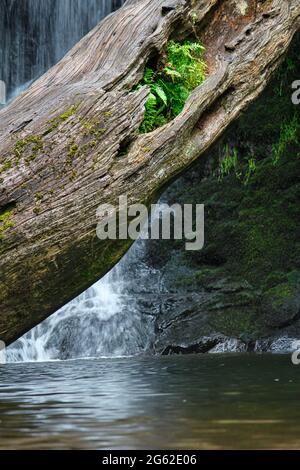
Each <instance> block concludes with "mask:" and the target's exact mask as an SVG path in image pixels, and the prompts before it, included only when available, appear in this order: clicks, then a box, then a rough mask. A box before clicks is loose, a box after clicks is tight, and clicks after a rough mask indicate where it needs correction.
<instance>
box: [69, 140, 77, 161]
mask: <svg viewBox="0 0 300 470" xmlns="http://www.w3.org/2000/svg"><path fill="white" fill-rule="evenodd" d="M78 150H79V147H78V145H77V144H74V143H73V144H71V145H69V148H68V156H69V157H71V158H73V157H75V155H77V153H78Z"/></svg>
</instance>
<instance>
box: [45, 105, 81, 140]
mask: <svg viewBox="0 0 300 470" xmlns="http://www.w3.org/2000/svg"><path fill="white" fill-rule="evenodd" d="M78 108H79V104H77V105H72V106H71V107H70V108H68V109H66V111H64V112H63V113H62V114H60V115H59V116H57V117H55V118H53V119H51V120H50V121H49V124H50V127H49V128H48V129H47V130H46V131H45V132H44V134H43V136H46V135H48V134H51V132H53V131H55V130H56V129H58V127H59V126H60V124H62V123H63V122H65V121H67V120H68V119H70V118H71V117H72V116H74V114H75V113H76V111H77V109H78Z"/></svg>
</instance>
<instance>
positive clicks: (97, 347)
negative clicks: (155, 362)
mask: <svg viewBox="0 0 300 470" xmlns="http://www.w3.org/2000/svg"><path fill="white" fill-rule="evenodd" d="M144 243H145V242H143V241H142V240H139V241H137V242H136V243H135V244H134V246H133V247H132V248H131V250H129V252H128V253H127V255H126V256H125V257H124V258H123V260H122V261H121V262H120V263H119V264H118V265H117V266H116V267H115V268H114V269H113V270H112V271H111V272H110V273H108V274H107V275H106V276H105V277H104V278H103V279H102V280H101V281H99V282H97V283H96V284H95V285H94V286H93V287H91V288H90V289H88V290H87V291H86V292H84V293H83V294H81V295H80V296H79V297H77V298H76V299H75V300H73V301H71V302H70V303H69V304H67V305H66V306H65V307H63V308H62V309H60V310H59V311H58V312H56V313H55V314H54V315H52V316H51V317H50V318H48V319H47V320H45V321H44V322H42V323H41V324H40V325H38V326H37V327H36V328H34V329H33V330H31V331H30V332H29V333H27V334H26V335H25V336H23V337H22V338H20V339H19V340H18V341H16V343H14V344H13V345H11V346H10V347H9V348H7V352H6V360H7V362H23V361H25V362H30V361H49V360H62V359H74V358H87V357H89V358H90V357H93V358H94V357H120V356H133V355H137V354H141V353H144V352H146V351H149V350H150V349H151V346H152V342H153V340H154V326H153V324H154V323H153V316H152V313H151V312H147V311H146V309H145V308H141V302H143V298H144V295H142V293H141V295H140V297H139V296H138V295H136V290H135V289H134V290H135V292H134V293H133V292H132V288H134V287H135V286H134V284H135V283H136V273H135V272H134V267H136V269H137V270H138V278H139V279H138V282H139V288H140V289H141V286H143V287H142V289H145V290H146V291H147V290H148V287H147V285H146V283H147V282H149V280H150V279H151V283H155V282H156V284H157V286H158V285H159V276H160V273H159V272H158V271H156V270H154V269H152V270H151V268H149V266H147V264H146V263H144V260H143V258H144Z"/></svg>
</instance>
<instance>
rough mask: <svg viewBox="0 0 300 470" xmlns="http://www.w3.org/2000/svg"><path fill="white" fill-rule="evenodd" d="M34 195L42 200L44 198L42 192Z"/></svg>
mask: <svg viewBox="0 0 300 470" xmlns="http://www.w3.org/2000/svg"><path fill="white" fill-rule="evenodd" d="M34 197H35V199H36V200H37V201H41V200H42V199H44V194H43V193H41V192H37V193H35V195H34Z"/></svg>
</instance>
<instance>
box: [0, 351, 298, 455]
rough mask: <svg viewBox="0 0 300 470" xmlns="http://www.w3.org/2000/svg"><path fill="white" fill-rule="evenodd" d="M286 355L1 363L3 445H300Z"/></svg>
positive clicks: (294, 386) (292, 372)
mask: <svg viewBox="0 0 300 470" xmlns="http://www.w3.org/2000/svg"><path fill="white" fill-rule="evenodd" d="M299 392H300V366H294V365H292V364H291V360H290V357H289V356H288V355H286V356H285V355H249V354H248V355H247V354H240V355H237V354H228V355H198V356H169V357H135V358H122V359H97V360H76V361H58V362H49V363H20V364H6V365H1V366H0V420H1V427H0V448H1V449H140V448H142V449H161V448H166V449H172V448H173V449H184V448H188V449H249V448H250V449H251V448H262V449H264V448H275V449H283V448H300V407H299V398H300V393H299Z"/></svg>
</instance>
